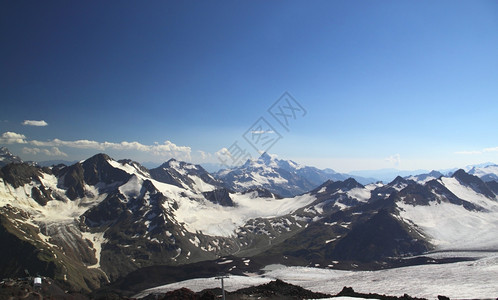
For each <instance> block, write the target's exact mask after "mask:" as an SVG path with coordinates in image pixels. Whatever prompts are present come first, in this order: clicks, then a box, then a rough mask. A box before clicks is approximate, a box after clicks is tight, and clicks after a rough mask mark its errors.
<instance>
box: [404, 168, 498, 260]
mask: <svg viewBox="0 0 498 300" xmlns="http://www.w3.org/2000/svg"><path fill="white" fill-rule="evenodd" d="M439 181H440V183H442V184H443V185H444V186H445V187H446V188H447V189H449V190H450V191H451V192H452V193H453V194H455V195H456V196H457V197H459V198H460V199H463V200H466V201H468V202H470V203H473V204H475V205H477V206H478V207H482V208H484V209H485V210H484V211H470V210H467V209H465V208H464V207H463V206H459V205H455V204H451V203H448V202H441V203H437V202H432V203H430V205H417V206H413V205H410V204H406V203H403V202H399V203H398V204H397V206H398V208H399V209H400V216H401V217H402V218H403V219H404V220H405V221H407V222H409V223H414V224H416V225H417V226H418V227H419V228H421V229H422V231H423V232H424V233H425V234H426V235H427V236H428V237H429V238H430V239H431V242H432V243H433V244H434V245H435V246H436V247H437V249H440V250H455V249H456V250H463V249H467V250H468V249H473V250H489V249H493V250H496V249H498V201H497V200H496V197H495V198H493V199H491V198H488V197H486V196H484V195H482V194H479V193H476V192H475V191H474V190H473V189H471V188H470V187H468V186H465V185H462V184H461V183H460V182H459V181H458V180H457V179H455V178H450V177H442V178H441V179H440V180H439Z"/></svg>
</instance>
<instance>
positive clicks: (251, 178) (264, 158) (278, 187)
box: [215, 152, 374, 197]
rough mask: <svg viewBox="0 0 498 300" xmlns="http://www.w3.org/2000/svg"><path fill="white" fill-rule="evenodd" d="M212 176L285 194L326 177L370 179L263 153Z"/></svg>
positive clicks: (235, 185) (238, 186)
mask: <svg viewBox="0 0 498 300" xmlns="http://www.w3.org/2000/svg"><path fill="white" fill-rule="evenodd" d="M215 176H216V177H217V178H219V179H220V180H221V181H223V182H224V183H225V185H226V186H227V187H228V188H230V189H233V190H235V191H244V190H248V189H253V188H264V189H267V190H269V191H271V192H274V193H276V194H279V195H281V196H284V197H289V196H295V195H299V194H302V193H305V192H307V191H310V190H312V189H314V188H316V187H317V186H319V185H320V184H322V183H323V182H325V181H327V180H334V181H336V180H345V179H347V178H349V177H354V178H355V179H356V180H358V181H360V182H363V183H370V182H373V181H374V180H373V179H369V178H363V177H358V176H349V175H348V174H341V173H336V172H335V171H333V170H332V169H325V170H320V169H318V168H315V167H309V166H303V165H300V164H298V163H296V162H294V161H292V160H282V159H278V158H277V157H276V156H274V155H270V154H268V153H266V152H265V153H263V154H262V155H261V156H260V157H259V158H258V159H250V160H247V161H246V163H245V164H243V165H242V166H238V167H235V168H232V169H226V170H221V171H219V172H217V173H215Z"/></svg>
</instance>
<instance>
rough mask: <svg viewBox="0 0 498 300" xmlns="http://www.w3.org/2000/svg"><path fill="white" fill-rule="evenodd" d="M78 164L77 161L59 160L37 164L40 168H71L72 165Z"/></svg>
mask: <svg viewBox="0 0 498 300" xmlns="http://www.w3.org/2000/svg"><path fill="white" fill-rule="evenodd" d="M75 163H77V161H75V160H72V161H70V160H61V159H57V160H44V161H39V162H37V164H38V165H39V166H40V167H51V166H56V165H66V166H70V165H73V164H75Z"/></svg>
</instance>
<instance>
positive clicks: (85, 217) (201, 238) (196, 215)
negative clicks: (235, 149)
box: [0, 149, 498, 291]
mask: <svg viewBox="0 0 498 300" xmlns="http://www.w3.org/2000/svg"><path fill="white" fill-rule="evenodd" d="M3 151H4V152H6V150H5V149H4V150H3ZM2 157H3V161H4V162H6V161H8V160H9V159H11V160H13V163H10V164H6V165H4V166H3V167H2V168H1V169H0V178H1V181H0V220H1V226H0V238H1V239H2V240H4V241H7V242H8V244H9V245H10V247H7V248H2V253H0V254H1V255H0V257H1V260H0V266H1V268H0V269H1V270H2V274H1V275H2V276H4V277H6V276H22V274H23V272H24V270H25V269H29V270H30V272H31V273H36V272H38V273H42V274H45V275H46V276H50V277H52V278H54V279H55V280H57V281H59V282H61V283H63V284H65V285H66V287H67V288H69V289H75V290H85V291H90V290H94V289H97V288H99V287H101V286H103V285H104V284H107V283H110V282H115V281H116V280H118V279H119V278H121V277H123V276H125V275H126V274H129V273H131V272H140V270H141V269H142V268H144V267H149V266H156V265H166V266H170V267H175V266H179V267H182V266H186V265H190V264H192V263H200V262H205V261H216V260H217V259H220V258H222V257H232V258H231V259H230V261H231V262H227V263H226V265H225V264H223V266H224V267H226V268H227V269H226V270H224V271H226V272H232V273H237V274H243V273H244V272H247V271H255V270H257V269H258V267H261V266H263V265H265V264H271V263H280V264H285V265H302V266H307V265H313V266H320V267H326V268H340V269H344V268H345V269H349V268H352V266H356V267H358V266H359V267H360V268H374V269H375V268H385V267H388V266H400V265H406V264H410V263H411V261H410V259H409V258H410V257H413V256H416V255H420V254H423V253H425V252H427V251H430V250H493V249H498V242H497V241H498V238H497V234H496V232H498V201H497V195H498V182H496V181H494V180H491V179H492V178H495V176H496V175H497V174H496V173H493V172H494V171H496V166H484V167H475V168H472V169H470V170H469V172H466V171H465V170H463V169H460V170H457V171H456V172H454V173H453V174H452V175H451V176H443V175H441V174H440V173H436V172H432V173H429V174H422V175H416V176H411V177H408V178H402V177H397V178H396V179H395V180H393V181H392V182H390V183H386V184H384V183H380V182H377V183H371V184H366V185H364V184H361V183H360V182H358V180H356V179H355V178H344V177H342V176H344V175H343V174H337V173H332V172H330V171H321V170H318V169H316V168H312V167H306V166H301V165H298V164H296V163H294V162H292V161H285V160H279V159H276V158H275V157H273V156H271V155H268V154H265V155H263V156H262V157H260V158H259V159H257V160H251V161H248V162H246V163H245V164H244V165H242V166H240V167H237V168H234V169H231V170H224V171H220V172H218V173H216V174H210V173H208V172H207V171H205V170H204V169H203V168H202V167H201V166H199V165H193V164H190V163H186V162H181V161H177V160H174V159H171V160H169V161H168V162H166V163H164V164H162V165H161V166H159V167H157V168H154V169H150V170H149V169H147V168H145V167H143V166H141V165H140V164H139V163H136V162H134V161H131V160H120V161H116V160H114V159H112V158H111V157H109V156H107V155H105V154H98V155H95V156H93V157H91V158H88V159H86V160H84V161H81V162H78V163H75V164H73V165H70V166H64V165H58V166H53V167H38V166H36V165H33V164H26V163H22V162H19V161H18V160H17V159H16V158H15V157H14V158H13V156H12V155H8V154H6V155H3V156H2ZM471 172H472V173H473V174H476V175H477V176H476V175H472V174H470V173H471ZM326 176H331V178H332V179H331V178H330V177H329V178H327V177H326ZM334 176H335V177H334ZM320 180H323V181H322V182H321V183H319V181H320ZM13 249H15V251H12V250H13ZM418 263H420V261H418ZM215 265H217V263H215ZM182 268H183V267H182ZM201 268H202V267H201ZM205 268H206V270H209V269H210V268H211V267H208V266H205ZM217 271H220V270H217Z"/></svg>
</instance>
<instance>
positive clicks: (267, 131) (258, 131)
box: [251, 130, 275, 134]
mask: <svg viewBox="0 0 498 300" xmlns="http://www.w3.org/2000/svg"><path fill="white" fill-rule="evenodd" d="M251 133H252V134H273V133H275V131H273V130H252V131H251Z"/></svg>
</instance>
